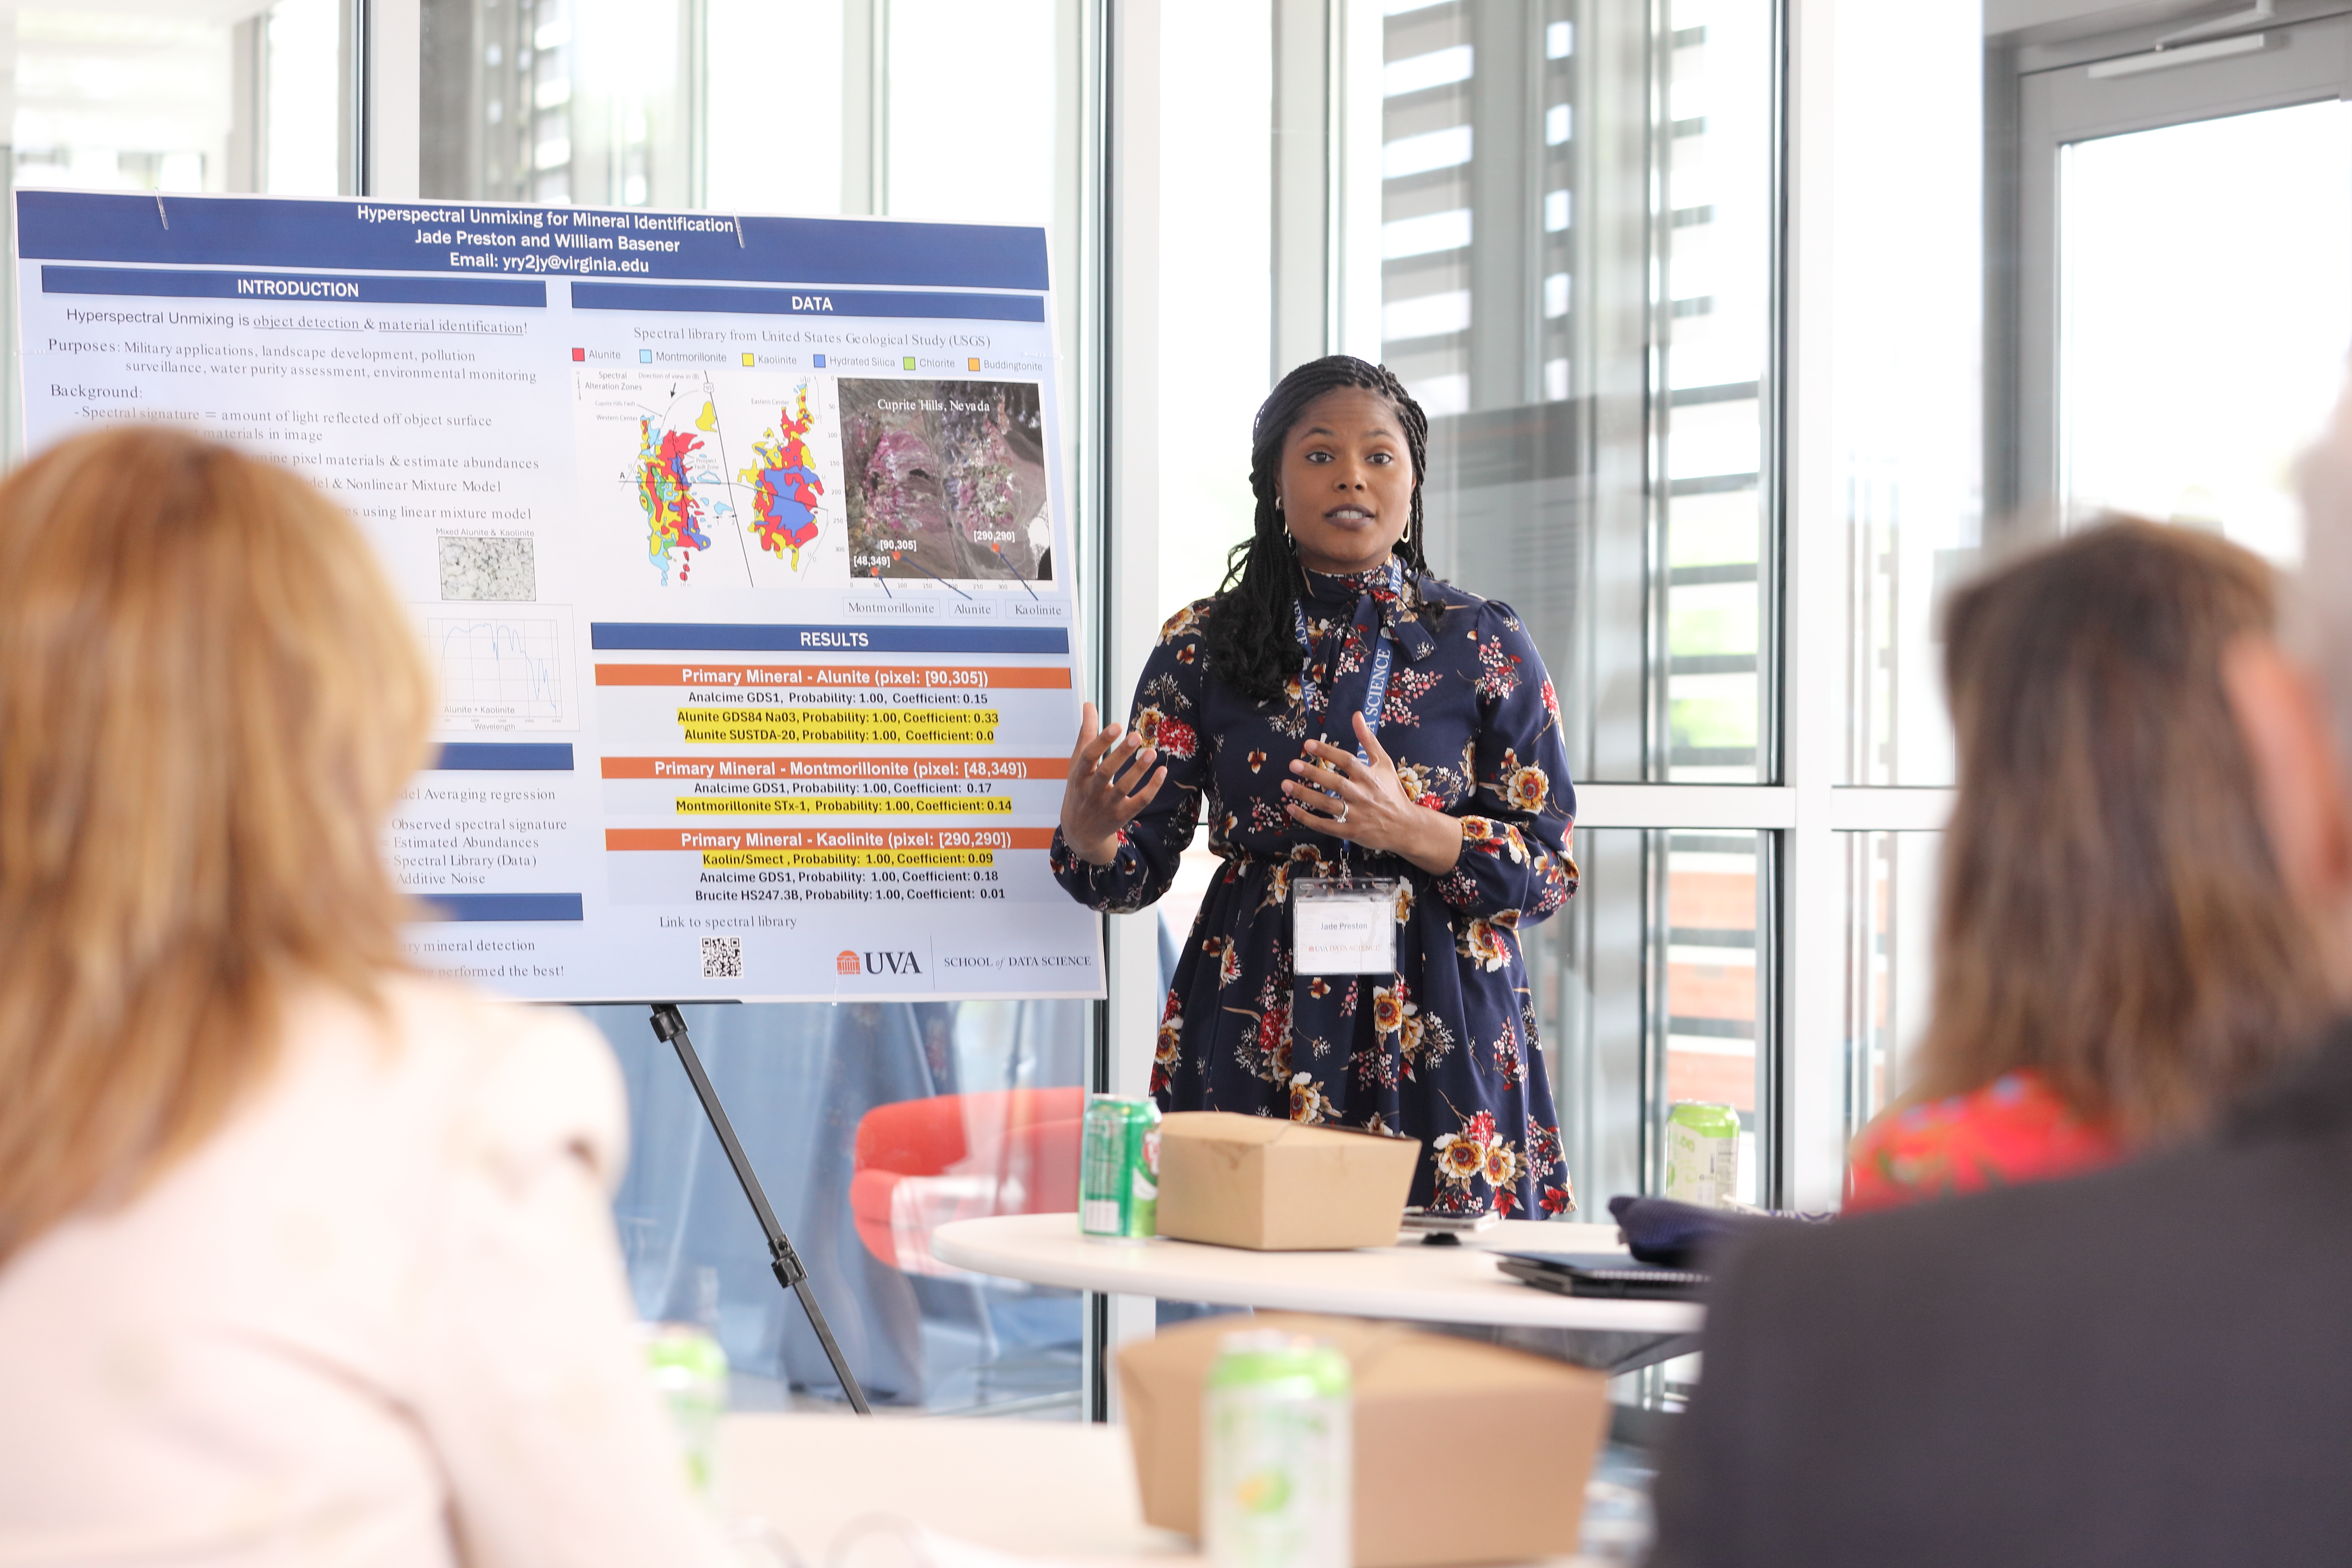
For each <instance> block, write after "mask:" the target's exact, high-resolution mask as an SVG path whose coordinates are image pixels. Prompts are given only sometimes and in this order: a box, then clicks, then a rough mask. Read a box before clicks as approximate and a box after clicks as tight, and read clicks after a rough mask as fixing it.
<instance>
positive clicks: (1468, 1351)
mask: <svg viewBox="0 0 2352 1568" xmlns="http://www.w3.org/2000/svg"><path fill="white" fill-rule="evenodd" d="M1250 1329H1284V1330H1287V1331H1291V1332H1294V1333H1305V1334H1313V1335H1316V1336H1317V1337H1318V1338H1321V1339H1325V1340H1328V1341H1329V1342H1331V1343H1332V1344H1334V1345H1336V1346H1337V1347H1338V1348H1339V1352H1340V1353H1342V1354H1343V1355H1345V1356H1346V1357H1347V1358H1348V1363H1349V1367H1350V1368H1351V1369H1352V1370H1353V1373H1354V1376H1355V1445H1354V1446H1355V1470H1356V1475H1355V1533H1356V1568H1429V1565H1432V1564H1439V1563H1507V1562H1523V1561H1526V1560H1528V1559H1531V1558H1538V1557H1561V1556H1567V1555H1569V1554H1570V1553H1572V1552H1575V1551H1576V1549H1577V1545H1578V1542H1579V1538H1580V1531H1581V1530H1582V1526H1583V1521H1584V1483H1585V1479H1586V1478H1587V1476H1588V1475H1589V1474H1590V1473H1591V1468H1592V1459H1593V1456H1594V1455H1595V1454H1597V1453H1598V1452H1599V1451H1600V1448H1601V1438H1602V1436H1604V1435H1605V1433H1606V1431H1607V1429H1608V1422H1609V1414H1608V1411H1609V1406H1608V1387H1609V1383H1608V1379H1607V1378H1606V1377H1604V1376H1603V1375H1602V1374H1601V1373H1597V1372H1593V1371H1591V1370H1589V1369H1587V1368H1584V1367H1577V1366H1570V1365H1568V1364H1566V1363H1562V1362H1556V1361H1551V1360H1549V1359H1547V1358H1545V1357H1542V1356H1535V1355H1528V1354H1527V1353H1525V1352H1520V1351H1509V1350H1503V1349H1500V1348H1498V1347H1496V1346H1494V1345H1485V1344H1479V1343H1477V1342H1475V1341H1471V1340H1457V1339H1451V1338H1448V1337H1446V1336H1444V1335H1443V1334H1433V1333H1427V1332H1424V1331H1420V1330H1417V1329H1413V1328H1410V1327H1407V1326H1404V1325H1402V1324H1396V1323H1381V1322H1375V1321H1370V1320H1369V1319H1362V1318H1325V1317H1313V1316H1307V1315H1304V1314H1293V1313H1277V1312H1260V1313H1258V1314H1257V1315H1256V1317H1255V1320H1252V1319H1249V1318H1244V1317H1226V1318H1211V1319H1205V1320H1202V1321H1197V1322H1192V1323H1187V1324H1185V1325H1183V1326H1182V1327H1181V1328H1175V1329H1171V1330H1169V1331H1166V1332H1164V1333H1161V1334H1159V1335H1156V1336H1155V1337H1153V1338H1151V1339H1148V1340H1139V1341H1137V1342H1134V1343H1132V1344H1130V1345H1129V1346H1128V1347H1127V1348H1126V1349H1125V1350H1123V1351H1121V1352H1119V1356H1118V1386H1119V1396H1120V1398H1121V1399H1122V1400H1123V1401H1124V1408H1125V1420H1126V1422H1127V1432H1128V1438H1129V1442H1130V1443H1131V1444H1132V1446H1133V1447H1134V1450H1135V1475H1136V1483H1137V1489H1138V1490H1139V1491H1140V1492H1141V1493H1142V1494H1143V1517H1144V1519H1145V1521H1147V1522H1149V1523H1151V1524H1155V1525H1158V1526H1160V1528H1161V1529H1164V1530H1178V1531H1183V1532H1184V1533H1185V1534H1187V1535H1192V1536H1198V1535H1199V1534H1200V1533H1201V1427H1202V1421H1201V1400H1202V1384H1203V1383H1204V1382H1205V1381H1206V1379H1207V1377H1208V1373H1209V1365H1210V1363H1212V1362H1213V1361H1214V1360H1215V1359H1216V1355H1217V1345H1218V1342H1220V1341H1221V1340H1223V1338H1224V1336H1225V1335H1227V1334H1230V1333H1234V1332H1238V1331H1246V1330H1250Z"/></svg>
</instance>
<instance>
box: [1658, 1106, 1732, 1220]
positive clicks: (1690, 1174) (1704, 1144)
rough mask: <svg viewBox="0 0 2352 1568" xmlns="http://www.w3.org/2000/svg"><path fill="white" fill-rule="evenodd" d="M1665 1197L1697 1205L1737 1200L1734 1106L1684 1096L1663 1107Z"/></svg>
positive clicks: (1713, 1205) (1716, 1205)
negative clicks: (1669, 1108)
mask: <svg viewBox="0 0 2352 1568" xmlns="http://www.w3.org/2000/svg"><path fill="white" fill-rule="evenodd" d="M1666 1196H1668V1197H1670V1198H1673V1199H1675V1201H1677V1202H1679V1203H1685V1204H1696V1205H1699V1206H1701V1207H1702V1208H1720V1207H1722V1206H1723V1205H1726V1204H1730V1203H1736V1202H1738V1198H1739V1113H1738V1111H1736V1110H1732V1108H1731V1107H1729V1106H1728V1105H1716V1104H1710V1103H1708V1102H1706V1101H1703V1100H1679V1101H1677V1102H1676V1103H1675V1106H1674V1108H1673V1109H1672V1110H1668V1111H1667V1112H1666Z"/></svg>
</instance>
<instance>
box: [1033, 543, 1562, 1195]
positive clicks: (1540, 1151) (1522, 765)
mask: <svg viewBox="0 0 2352 1568" xmlns="http://www.w3.org/2000/svg"><path fill="white" fill-rule="evenodd" d="M1307 582H1308V587H1309V595H1308V598H1307V602H1306V603H1305V604H1304V605H1303V606H1302V607H1303V609H1304V610H1305V614H1306V618H1307V634H1308V642H1309V647H1308V650H1307V668H1306V669H1305V670H1303V671H1302V672H1301V675H1302V677H1303V679H1300V678H1294V679H1292V680H1291V682H1290V683H1289V687H1288V689H1287V690H1286V692H1285V694H1284V696H1283V697H1282V698H1281V699H1278V700H1274V701H1271V702H1265V703H1259V702H1255V701H1252V700H1250V699H1248V698H1246V697H1244V696H1242V695H1240V694H1239V693H1237V692H1235V691H1234V690H1233V689H1231V688H1229V687H1227V686H1226V685H1225V684H1224V683H1223V682H1222V681H1219V680H1217V679H1214V678H1213V675H1212V673H1211V672H1210V670H1209V669H1208V668H1206V664H1205V661H1206V658H1207V647H1206V643H1205V640H1204V637H1203V633H1204V631H1205V629H1206V627H1205V619H1204V618H1205V617H1206V616H1209V615H1211V614H1213V613H1214V609H1215V601H1214V600H1213V599H1204V600H1202V601H1200V602H1198V603H1196V604H1194V605H1191V606H1189V607H1187V608H1186V609H1184V610H1182V611H1180V612H1179V613H1178V614H1177V615H1176V616H1175V617H1174V618H1173V619H1171V620H1170V621H1169V622H1168V624H1167V626H1164V627H1163V628H1162V629H1161V631H1160V644H1159V647H1157V648H1155V649H1154V650H1153V652H1152V655H1151V658H1150V660H1149V661H1148V662H1147V663H1146V665H1145V667H1144V672H1143V679H1142V681H1141V683H1140V686H1139V689H1138V690H1137V692H1136V699H1135V711H1134V716H1133V719H1132V721H1131V722H1132V723H1133V725H1134V727H1135V728H1136V729H1137V730H1138V731H1140V732H1141V733H1142V734H1143V736H1144V738H1145V739H1146V740H1147V741H1148V742H1150V744H1152V745H1153V746H1156V747H1157V748H1158V749H1159V752H1160V759H1161V761H1163V762H1164V763H1166V764H1167V767H1168V782H1167V783H1166V784H1164V785H1163V786H1161V789H1160V794H1159V795H1158V796H1156V797H1155V798H1154V799H1153V801H1152V803H1151V804H1150V806H1148V807H1146V808H1145V810H1144V811H1143V813H1142V814H1141V815H1140V816H1138V817H1137V818H1136V819H1135V820H1134V821H1133V822H1131V823H1129V825H1128V826H1127V827H1126V829H1125V830H1123V831H1122V832H1121V833H1120V835H1119V847H1118V858H1117V859H1116V860H1115V861H1114V862H1113V863H1112V864H1110V865H1108V866H1093V865H1089V864H1087V862H1086V861H1084V860H1082V859H1080V858H1078V857H1077V856H1076V854H1075V853H1074V852H1073V851H1072V850H1071V849H1070V848H1069V847H1068V845H1067V844H1066V843H1065V842H1064V840H1063V839H1062V837H1061V836H1060V834H1059V833H1056V834H1055V838H1054V847H1053V867H1054V874H1055V877H1056V878H1057V879H1059V880H1060V881H1061V883H1062V885H1063V887H1065V888H1066V889H1068V890H1069V892H1070V894H1071V896H1072V897H1074V898H1076V899H1077V900H1079V901H1080V902H1082V903H1084V904H1086V905H1087V906H1088V907H1089V908H1092V909H1096V910H1108V911H1113V912H1118V913H1128V912H1131V911H1133V910H1140V909H1142V908H1144V907H1145V906H1147V905H1149V904H1150V903H1151V902H1152V900H1155V899H1158V898H1159V897H1160V895H1161V894H1162V893H1164V892H1166V891H1167V890H1168V885H1169V883H1170V881H1171V879H1173V878H1174V877H1175V874H1176V868H1177V862H1178V859H1179V858H1180V857H1181V855H1182V854H1183V852H1184V850H1185V848H1186V847H1188V846H1189V845H1190V844H1191V843H1192V837H1193V834H1194V832H1195V831H1196V829H1197V827H1198V826H1199V824H1200V823H1201V822H1202V819H1203V818H1205V819H1206V820H1207V822H1208V825H1209V847H1211V848H1212V849H1213V850H1214V851H1215V852H1216V853H1217V854H1218V855H1219V856H1221V857H1222V858H1223V860H1224V868H1223V872H1222V873H1221V874H1219V875H1218V877H1217V878H1216V879H1215V880H1214V881H1213V883H1212V885H1211V887H1210V889H1209V892H1208V895H1207V897H1206V898H1204V899H1203V900H1202V902H1201V912H1200V917H1199V919H1197V920H1196V921H1194V922H1193V925H1192V935H1191V938H1190V940H1189V941H1187V942H1185V944H1184V947H1183V951H1182V953H1181V957H1180V959H1179V962H1178V963H1177V966H1176V977H1175V984H1174V985H1173V986H1171V988H1170V990H1169V994H1168V1000H1167V1006H1166V1011H1165V1013H1164V1014H1163V1016H1162V1018H1161V1022H1160V1047H1159V1055H1158V1059H1157V1061H1156V1062H1155V1064H1154V1066H1153V1069H1152V1075H1151V1089H1152V1093H1153V1095H1154V1097H1155V1098H1156V1099H1157V1100H1159V1102H1160V1107H1161V1109H1163V1110H1236V1111H1243V1112H1246V1113H1254V1114H1256V1115H1260V1116H1287V1117H1289V1118H1291V1119H1293V1120H1295V1121H1316V1122H1332V1123H1337V1124H1340V1125H1345V1126H1350V1127H1362V1128H1367V1129H1370V1130H1372V1131H1384V1132H1391V1133H1402V1134H1404V1135H1407V1136H1410V1137H1412V1138H1417V1139H1419V1140H1420V1141H1421V1142H1422V1146H1423V1153H1424V1158H1423V1163H1422V1165H1421V1168H1420V1170H1419V1171H1418V1172H1417V1173H1416V1174H1415V1175H1414V1178H1413V1188H1412V1202H1413V1203H1416V1204H1420V1205H1424V1206H1426V1207H1428V1208H1430V1209H1432V1210H1433V1211H1437V1212H1441V1213H1448V1214H1463V1215H1475V1214H1484V1213H1486V1212H1487V1211H1488V1210H1489V1209H1492V1210H1495V1211H1496V1212H1499V1213H1501V1214H1504V1215H1517V1216H1520V1217H1538V1216H1543V1215H1559V1214H1565V1213H1567V1212H1569V1211H1570V1210H1572V1209H1573V1208H1574V1207H1575V1206H1576V1205H1575V1199H1574V1189H1573V1188H1572V1186H1571V1185H1570V1182H1569V1174H1568V1169H1567V1166H1566V1165H1565V1164H1564V1163H1562V1161H1561V1158H1560V1146H1559V1118H1558V1116H1557V1115H1556V1114H1555V1113H1554V1111H1553V1109H1552V1098H1551V1089H1550V1087H1549V1085H1548V1084H1547V1083H1546V1082H1545V1079H1544V1064H1543V1056H1542V1053H1541V1052H1540V1051H1538V1049H1537V1044H1536V1020H1535V1009H1534V1006H1533V1004H1532V1002H1531V999H1530V997H1529V995H1528V973H1527V967H1526V964H1525V963H1524V962H1523V961H1522V959H1521V956H1520V952H1519V942H1518V936H1517V932H1518V931H1519V929H1520V928H1521V927H1522V926H1525V925H1528V924H1531V923H1533V922H1534V921H1539V920H1541V919H1543V918H1544V917H1545V916H1547V915H1549V914H1550V913H1551V912H1552V911H1553V910H1557V909H1558V908H1559V907H1560V905H1561V904H1563V903H1565V902H1567V901H1568V899H1569V896H1570V894H1572V893H1573V892H1575V890H1576V882H1577V870H1576V863H1575V861H1574V860H1573V859H1572V858H1570V831H1571V828H1572V826H1573V823H1574V818H1575V810H1576V796H1575V793H1574V791H1573V789H1572V788H1571V786H1570V783H1569V778H1568V766H1567V754H1566V752H1565V750H1564V748H1563V746H1562V743H1561V737H1560V727H1559V700H1558V699H1557V698H1556V697H1555V696H1554V695H1553V692H1552V686H1551V682H1550V680H1549V679H1547V678H1546V676H1545V674H1544V668H1543V660H1542V659H1541V658H1539V657H1538V654H1537V652H1536V649H1535V645H1534V643H1533V642H1531V641H1530V640H1529V639H1528V635H1527V632H1526V630H1525V628H1523V627H1522V626H1520V624H1519V621H1518V618H1517V616H1514V615H1513V614H1512V613H1511V611H1510V609H1509V607H1508V606H1507V605H1502V604H1499V603H1496V601H1493V600H1490V599H1481V598H1478V597H1476V596H1475V595H1471V594H1466V593H1464V592H1462V591H1461V590H1459V589H1457V588H1454V587H1453V586H1451V585H1450V584H1444V583H1442V582H1439V581H1438V580H1436V579H1435V578H1431V577H1423V578H1421V579H1419V580H1418V581H1412V580H1408V579H1401V578H1399V577H1396V576H1395V575H1393V574H1391V573H1389V572H1388V571H1387V570H1386V569H1384V568H1383V569H1375V570H1374V571H1371V572H1368V573H1364V574H1358V575H1354V576H1346V577H1326V576H1322V575H1320V574H1312V573H1310V574H1307ZM1422 605H1432V606H1435V607H1436V609H1437V610H1438V611H1439V614H1438V615H1436V616H1432V617H1431V623H1430V624H1428V625H1424V624H1423V620H1422V619H1421V617H1420V616H1418V615H1417V614H1416V611H1418V610H1419V609H1420V608H1421V606H1422ZM1383 627H1385V628H1386V629H1387V631H1388V633H1389V635H1390V637H1391V638H1393V639H1394V662H1393V665H1392V668H1391V673H1390V677H1389V684H1388V690H1387V695H1386V698H1385V700H1384V701H1383V703H1382V705H1381V714H1380V724H1379V727H1378V731H1377V733H1378V735H1379V738H1380V742H1381V747H1382V748H1383V749H1384V750H1385V751H1387V752H1388V753H1389V754H1390V756H1391V757H1392V758H1393V759H1394V760H1395V762H1396V763H1397V767H1398V770H1399V773H1400V774H1401V775H1402V778H1403V780H1404V784H1405V787H1406V789H1407V790H1409V791H1410V792H1412V794H1413V795H1416V796H1418V797H1419V798H1420V801H1421V804H1422V805H1423V806H1426V807H1427V808H1429V809H1430V810H1433V811H1442V812H1444V813H1446V814H1447V815H1448V816H1453V817H1455V818H1456V819H1458V820H1459V821H1460V823H1461V825H1462V840H1463V843H1462V858H1461V859H1460V861H1459V862H1458V863H1457V864H1456V865H1455V866H1454V869H1453V870H1451V871H1449V872H1447V873H1445V874H1444V875H1443V876H1433V875H1432V874H1430V873H1429V872H1427V871H1424V870H1422V869H1421V868H1418V867H1416V866H1414V865H1412V863H1411V862H1410V861H1407V860H1405V859H1402V858H1400V857H1397V856H1393V855H1387V854H1381V853H1375V852H1372V851H1370V850H1366V849H1364V848H1362V847H1359V846H1356V845H1352V844H1349V843H1347V842H1345V841H1344V840H1341V839H1339V838H1335V837H1331V836H1329V835H1328V834H1323V833H1318V832H1316V831H1314V830H1312V829H1310V828H1306V827H1302V826H1298V825H1297V824H1295V823H1294V822H1292V821H1291V819H1290V817H1289V816H1288V814H1287V813H1286V812H1285V811H1284V810H1283V805H1284V798H1285V797H1284V795H1283V794H1282V785H1283V783H1284V781H1286V780H1287V779H1289V778H1290V777H1291V776H1292V775H1291V773H1290V763H1291V760H1292V759H1293V758H1295V757H1297V756H1298V755H1300V753H1301V744H1302V742H1306V741H1307V740H1309V739H1328V740H1329V741H1331V742H1333V743H1335V744H1337V743H1346V744H1349V746H1350V747H1352V743H1353V736H1354V732H1355V731H1354V723H1353V720H1352V718H1351V717H1350V715H1352V714H1354V713H1356V712H1359V711H1360V710H1362V708H1363V705H1364V701H1365V699H1366V696H1367V694H1368V692H1369V690H1370V665H1371V661H1372V653H1373V649H1374V647H1375V644H1376V641H1377V638H1378V637H1379V635H1380V633H1381V629H1382V628H1383ZM1339 875H1359V876H1373V877H1383V878H1394V879H1398V881H1399V882H1400V884H1401V886H1400V888H1399V891H1398V894H1397V901H1396V920H1397V944H1396V947H1397V968H1396V971H1395V973H1391V974H1378V975H1371V974H1367V975H1357V976H1352V977H1351V976H1347V975H1330V976H1322V975H1318V976H1313V977H1308V978H1306V979H1304V980H1297V979H1295V978H1294V977H1293V975H1292V973H1291V968H1290V934H1291V933H1290V909H1289V888H1290V881H1291V879H1293V878H1295V877H1316V876H1339Z"/></svg>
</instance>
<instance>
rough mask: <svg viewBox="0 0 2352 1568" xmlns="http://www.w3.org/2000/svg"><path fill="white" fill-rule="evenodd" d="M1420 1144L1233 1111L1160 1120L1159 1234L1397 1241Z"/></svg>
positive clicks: (1269, 1244)
mask: <svg viewBox="0 0 2352 1568" xmlns="http://www.w3.org/2000/svg"><path fill="white" fill-rule="evenodd" d="M1420 1159H1421V1144H1420V1143H1419V1142H1416V1141H1414V1140H1413V1139H1411V1138H1382V1137H1380V1136H1378V1135H1377V1134H1374V1133H1370V1132H1355V1131H1348V1130H1347V1129H1344V1128H1339V1127H1311V1126H1307V1125H1305V1124H1303V1123H1300V1122H1297V1121H1275V1120H1274V1119H1273V1118H1271V1117H1266V1116H1241V1115H1236V1114H1235V1113H1234V1112H1232V1111H1229V1110H1180V1111H1177V1112H1175V1113H1174V1114H1172V1115H1171V1116H1169V1117H1167V1118H1166V1119H1165V1120H1164V1121H1161V1122H1160V1220H1159V1231H1160V1235H1161V1236H1166V1237H1174V1238H1175V1239H1177V1240H1179V1241H1213V1242H1218V1243H1221V1244H1223V1246H1226V1247H1255V1248H1256V1249H1257V1250H1259V1251H1261V1252H1304V1251H1315V1250H1319V1249H1327V1248H1338V1247H1391V1246H1394V1245H1395V1243H1396V1238H1397V1229H1398V1226H1400V1225H1401V1224H1402V1222H1403V1219H1404V1201H1405V1198H1406V1197H1407V1196H1408V1195H1409V1194H1411V1193H1412V1173H1413V1167H1414V1165H1415V1164H1416V1163H1418V1162H1419V1161H1420Z"/></svg>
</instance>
